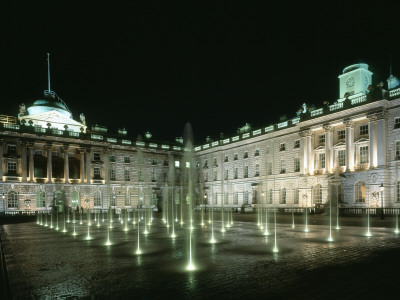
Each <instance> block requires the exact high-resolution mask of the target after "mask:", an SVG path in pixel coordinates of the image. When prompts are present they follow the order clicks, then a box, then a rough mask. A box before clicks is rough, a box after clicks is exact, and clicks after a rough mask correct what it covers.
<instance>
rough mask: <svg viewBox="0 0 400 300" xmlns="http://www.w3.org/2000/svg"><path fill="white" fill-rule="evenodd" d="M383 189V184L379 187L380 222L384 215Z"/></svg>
mask: <svg viewBox="0 0 400 300" xmlns="http://www.w3.org/2000/svg"><path fill="white" fill-rule="evenodd" d="M384 189H385V187H384V186H383V183H381V185H380V186H379V190H380V191H381V220H383V219H385V215H384V212H383V190H384Z"/></svg>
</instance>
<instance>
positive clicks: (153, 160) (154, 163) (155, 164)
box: [151, 158, 157, 166]
mask: <svg viewBox="0 0 400 300" xmlns="http://www.w3.org/2000/svg"><path fill="white" fill-rule="evenodd" d="M151 165H152V166H157V160H156V159H154V158H153V159H152V160H151Z"/></svg>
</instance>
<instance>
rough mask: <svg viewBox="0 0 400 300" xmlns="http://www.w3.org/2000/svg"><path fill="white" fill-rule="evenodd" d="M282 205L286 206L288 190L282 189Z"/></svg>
mask: <svg viewBox="0 0 400 300" xmlns="http://www.w3.org/2000/svg"><path fill="white" fill-rule="evenodd" d="M281 196H282V197H281V204H286V188H283V189H282V194H281Z"/></svg>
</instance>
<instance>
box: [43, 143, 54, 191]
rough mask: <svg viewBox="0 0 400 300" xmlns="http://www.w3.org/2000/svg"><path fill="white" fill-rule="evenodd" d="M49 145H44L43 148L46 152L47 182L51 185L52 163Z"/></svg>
mask: <svg viewBox="0 0 400 300" xmlns="http://www.w3.org/2000/svg"><path fill="white" fill-rule="evenodd" d="M51 146H52V145H51V144H46V145H45V146H44V147H43V148H44V150H46V151H47V182H48V183H51V178H52V171H53V163H52V159H51V155H52V153H51Z"/></svg>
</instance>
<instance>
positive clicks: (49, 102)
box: [27, 91, 71, 118]
mask: <svg viewBox="0 0 400 300" xmlns="http://www.w3.org/2000/svg"><path fill="white" fill-rule="evenodd" d="M27 110H28V113H29V115H36V114H41V113H44V112H48V111H52V110H55V111H58V112H59V113H61V114H63V115H64V116H66V117H68V118H71V112H70V111H69V109H68V107H67V105H66V104H65V103H64V101H62V100H61V98H59V97H58V96H57V95H56V94H55V93H54V92H52V93H46V91H45V96H44V99H38V100H36V101H35V102H33V104H32V106H30V107H28V109H27Z"/></svg>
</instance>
